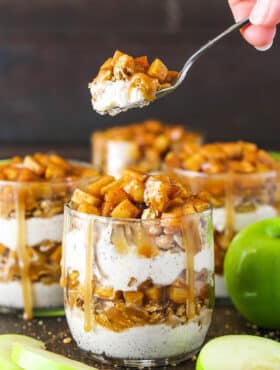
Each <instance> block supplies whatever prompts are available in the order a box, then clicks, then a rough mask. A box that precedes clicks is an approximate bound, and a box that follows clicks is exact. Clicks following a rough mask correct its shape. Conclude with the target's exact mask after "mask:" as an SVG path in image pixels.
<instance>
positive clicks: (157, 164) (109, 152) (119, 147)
mask: <svg viewBox="0 0 280 370" xmlns="http://www.w3.org/2000/svg"><path fill="white" fill-rule="evenodd" d="M141 127H142V125H140V130H141ZM143 127H144V126H143ZM163 127H164V126H163ZM121 129H122V130H121ZM126 129H129V126H128V127H117V128H115V130H116V135H113V133H112V135H110V136H108V135H107V131H98V132H95V133H94V134H93V135H92V138H91V148H92V163H93V164H94V166H96V168H99V169H101V170H102V171H103V172H104V173H107V174H109V175H112V176H115V177H120V176H121V174H122V171H123V170H124V169H126V168H128V167H132V168H135V169H137V170H140V171H143V172H150V171H158V170H160V169H161V166H162V161H163V159H164V156H165V154H166V152H167V151H168V150H174V151H178V150H180V149H182V147H183V146H184V145H201V144H202V142H203V136H202V135H201V134H199V133H195V132H184V130H183V128H182V127H178V131H179V132H180V135H181V136H182V138H180V139H177V138H176V137H175V138H174V139H173V140H171V139H170V138H168V136H167V134H166V135H161V134H158V135H155V134H154V133H153V134H150V133H148V134H147V133H142V131H140V132H139V133H138V132H137V131H136V132H134V133H133V134H130V136H129V137H126V138H124V137H123V136H125V133H126ZM166 129H167V127H166ZM175 129H176V127H174V132H175ZM111 130H113V129H111ZM123 131H124V132H123ZM112 132H114V131H112ZM174 136H175V135H174ZM178 136H179V135H178ZM175 139H176V140H175ZM167 140H168V141H167Z"/></svg>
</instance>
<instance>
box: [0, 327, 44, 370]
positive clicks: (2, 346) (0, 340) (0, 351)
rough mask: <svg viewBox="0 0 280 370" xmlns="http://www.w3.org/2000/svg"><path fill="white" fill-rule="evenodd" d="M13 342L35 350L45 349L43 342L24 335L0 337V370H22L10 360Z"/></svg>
mask: <svg viewBox="0 0 280 370" xmlns="http://www.w3.org/2000/svg"><path fill="white" fill-rule="evenodd" d="M14 342H19V343H24V344H28V345H29V346H31V347H36V348H44V347H45V346H44V343H43V342H41V341H39V340H36V339H33V338H30V337H26V336H24V335H16V334H3V335H0V370H22V368H21V367H19V366H18V365H16V364H15V363H14V362H12V360H11V350H12V344H13V343H14Z"/></svg>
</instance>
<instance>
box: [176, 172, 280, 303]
mask: <svg viewBox="0 0 280 370" xmlns="http://www.w3.org/2000/svg"><path fill="white" fill-rule="evenodd" d="M173 171H175V173H177V174H178V175H179V178H180V181H181V182H182V183H184V184H185V185H186V186H188V187H189V188H190V189H191V190H192V192H194V193H197V192H199V191H203V190H205V191H207V192H209V193H210V195H211V203H212V206H213V228H214V243H215V292H216V297H221V298H225V297H228V294H227V290H226V286H225V282H224V277H223V265H224V258H225V254H226V251H227V249H228V247H229V244H230V242H231V240H232V239H233V237H234V236H235V235H236V234H237V232H239V231H240V230H242V229H243V228H245V227H246V226H248V225H250V224H252V223H255V222H257V221H260V220H263V219H266V218H272V217H275V216H276V215H277V213H278V211H277V196H276V192H277V172H276V171H267V172H262V173H255V174H254V173H253V174H238V173H226V174H218V175H208V174H203V173H200V172H193V171H187V170H182V169H176V170H173Z"/></svg>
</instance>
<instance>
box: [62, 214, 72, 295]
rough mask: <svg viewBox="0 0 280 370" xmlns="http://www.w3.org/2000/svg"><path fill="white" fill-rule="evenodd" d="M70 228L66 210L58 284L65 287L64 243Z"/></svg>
mask: <svg viewBox="0 0 280 370" xmlns="http://www.w3.org/2000/svg"><path fill="white" fill-rule="evenodd" d="M69 229H70V217H69V215H68V212H67V211H66V212H64V223H63V236H62V245H61V264H60V265H61V276H60V285H61V286H62V287H63V288H65V287H66V281H67V278H66V271H65V263H66V261H65V255H66V254H65V245H66V233H67V231H69Z"/></svg>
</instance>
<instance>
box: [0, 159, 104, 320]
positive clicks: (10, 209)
mask: <svg viewBox="0 0 280 370" xmlns="http://www.w3.org/2000/svg"><path fill="white" fill-rule="evenodd" d="M96 174H97V171H96V170H94V169H92V168H91V167H90V166H89V165H87V164H80V163H74V162H68V161H66V160H65V159H64V158H62V157H60V156H58V155H56V154H49V155H47V154H42V153H36V154H34V155H27V156H25V157H24V158H21V157H14V158H12V159H11V160H9V161H8V162H7V163H5V164H3V163H1V165H0V307H1V310H2V311H5V310H10V309H21V308H24V310H25V317H26V318H27V319H30V318H31V317H32V309H33V308H52V307H61V306H62V305H63V292H62V290H61V288H60V285H59V280H60V259H61V241H62V231H63V207H64V203H65V202H66V201H68V200H69V199H70V196H71V194H72V192H73V190H74V189H75V188H76V187H77V186H78V185H80V184H81V183H83V182H84V181H87V180H86V179H88V178H91V179H92V178H93V176H95V175H96Z"/></svg>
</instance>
